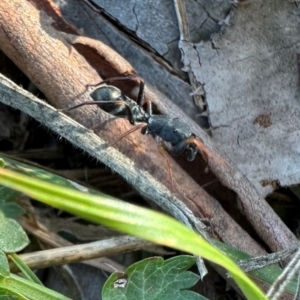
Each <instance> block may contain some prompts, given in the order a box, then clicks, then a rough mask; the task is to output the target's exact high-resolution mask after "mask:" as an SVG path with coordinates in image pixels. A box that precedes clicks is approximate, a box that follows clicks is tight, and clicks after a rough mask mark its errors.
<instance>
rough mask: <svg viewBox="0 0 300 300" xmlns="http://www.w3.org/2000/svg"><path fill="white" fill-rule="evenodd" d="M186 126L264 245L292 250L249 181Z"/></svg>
mask: <svg viewBox="0 0 300 300" xmlns="http://www.w3.org/2000/svg"><path fill="white" fill-rule="evenodd" d="M174 4H175V8H176V13H177V18H178V23H179V30H180V40H184V41H186V42H189V34H188V24H187V16H186V9H185V4H184V1H183V0H174ZM181 51H182V50H181ZM182 55H183V56H184V55H185V53H183V52H182ZM190 73H191V72H188V74H189V76H191V75H190ZM192 77H193V75H192ZM191 82H193V80H191ZM168 110H170V109H168ZM187 122H188V123H190V125H191V127H192V128H193V132H194V134H196V135H197V136H198V137H199V138H200V139H201V141H202V145H201V150H202V151H203V153H205V154H206V155H207V157H208V165H209V168H210V169H211V171H212V172H213V173H214V174H215V175H216V176H217V177H218V179H219V180H220V181H221V182H222V183H223V184H224V185H225V186H227V187H228V188H230V189H232V190H234V191H235V192H236V193H237V194H238V195H239V197H240V200H241V207H242V209H243V211H242V213H244V214H245V216H246V217H247V219H248V221H249V222H250V223H251V224H252V226H253V227H254V228H255V230H256V232H257V233H258V234H259V236H260V237H261V238H262V239H263V241H264V242H265V243H267V244H268V246H269V247H270V248H271V249H272V250H273V251H279V250H281V249H284V248H285V247H287V246H292V244H294V243H295V242H296V241H297V240H296V237H295V236H294V235H293V233H292V232H291V231H290V230H289V229H288V228H287V226H286V225H285V224H284V223H283V222H282V221H281V219H280V218H279V217H278V216H277V215H276V214H275V213H274V211H273V210H272V208H271V207H270V206H269V205H268V204H267V203H266V201H265V200H264V199H263V198H262V197H260V195H259V194H258V192H257V191H256V189H255V188H254V186H253V185H252V184H251V183H250V182H249V180H248V179H247V178H246V177H245V176H244V175H243V174H242V173H241V172H240V171H239V170H238V169H237V168H236V167H235V166H234V165H233V164H232V163H231V162H229V161H228V160H227V159H226V158H224V156H223V155H220V153H219V151H218V150H217V149H216V148H215V147H214V145H213V143H212V141H211V140H210V138H209V137H208V135H207V134H206V133H205V132H204V131H203V130H201V129H200V128H199V126H195V124H193V122H192V121H190V120H189V121H187Z"/></svg>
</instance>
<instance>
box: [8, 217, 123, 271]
mask: <svg viewBox="0 0 300 300" xmlns="http://www.w3.org/2000/svg"><path fill="white" fill-rule="evenodd" d="M18 222H19V223H20V224H21V225H22V227H23V228H24V229H25V230H26V231H27V232H29V233H30V234H32V235H34V236H35V237H37V239H38V240H39V241H40V242H42V244H41V245H42V246H43V247H42V249H45V248H46V249H48V248H49V246H50V248H51V247H54V248H62V247H69V246H73V244H72V243H70V242H69V241H67V240H65V239H64V238H62V237H61V236H59V235H58V234H56V233H53V232H50V231H49V230H48V229H47V228H46V227H44V226H43V225H42V224H41V223H40V222H38V221H36V224H32V222H30V221H29V220H28V219H27V218H25V217H20V218H18ZM39 257H40V258H41V259H43V258H42V257H41V256H39ZM24 259H25V260H26V257H25V258H24ZM66 259H68V258H66ZM36 263H37V265H39V263H38V260H36ZM43 263H44V262H43ZM82 263H84V264H87V265H91V266H93V267H95V268H98V269H101V270H104V271H107V272H112V268H115V269H117V270H124V267H123V266H122V265H120V264H118V263H116V262H115V261H113V260H111V259H109V258H107V257H101V258H98V259H93V260H89V261H83V262H82ZM108 265H109V266H108ZM12 268H13V269H11V270H15V266H14V265H12ZM36 268H38V266H37V267H36Z"/></svg>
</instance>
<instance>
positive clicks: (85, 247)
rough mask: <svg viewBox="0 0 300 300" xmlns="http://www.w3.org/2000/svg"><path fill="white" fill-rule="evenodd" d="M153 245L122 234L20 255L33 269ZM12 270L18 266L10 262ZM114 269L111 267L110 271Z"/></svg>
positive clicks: (15, 269)
mask: <svg viewBox="0 0 300 300" xmlns="http://www.w3.org/2000/svg"><path fill="white" fill-rule="evenodd" d="M151 246H153V243H150V242H147V241H144V240H142V239H139V238H137V237H132V236H122V237H115V238H111V239H106V240H101V241H97V242H92V243H87V244H82V245H75V246H68V247H63V248H56V249H50V250H43V251H37V252H33V253H26V254H20V255H19V257H20V258H21V259H22V260H23V261H24V262H25V263H26V264H27V266H28V267H29V268H31V269H42V268H47V267H51V266H58V265H64V264H69V263H74V262H81V261H85V260H91V259H94V258H97V257H101V256H107V255H115V254H119V253H124V252H129V251H137V250H141V249H146V248H147V247H151ZM10 270H11V272H17V271H18V268H17V267H16V266H15V265H14V264H12V263H11V264H10ZM113 271H114V270H113V269H111V270H110V272H113Z"/></svg>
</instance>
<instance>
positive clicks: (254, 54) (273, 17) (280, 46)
mask: <svg viewBox="0 0 300 300" xmlns="http://www.w3.org/2000/svg"><path fill="white" fill-rule="evenodd" d="M299 14H300V10H299V8H297V7H296V6H295V4H293V3H290V2H288V1H251V2H249V3H248V4H247V5H246V4H245V5H243V4H241V5H239V6H238V7H237V9H236V11H235V16H234V18H232V19H231V24H230V26H229V27H227V28H226V31H225V33H224V34H223V35H218V36H215V39H214V42H215V46H216V48H217V49H216V50H213V49H212V48H211V45H210V44H209V43H206V42H202V43H198V44H195V45H193V47H194V48H192V47H191V46H192V45H189V44H186V45H185V51H186V55H187V56H186V58H185V59H186V60H187V61H191V60H193V61H195V60H196V58H197V57H199V56H200V57H201V66H200V65H197V64H193V65H191V68H192V70H193V72H194V74H195V76H196V77H197V79H198V80H199V81H200V82H202V83H203V84H204V85H205V91H206V96H207V98H206V100H207V103H208V107H209V112H210V114H209V115H210V121H211V125H212V135H213V140H214V141H215V143H216V145H217V146H218V147H219V148H220V149H222V150H223V151H224V153H226V155H227V156H228V157H229V158H230V160H232V161H233V162H234V163H235V164H236V165H237V166H238V168H239V169H240V170H242V171H243V173H244V174H245V175H246V176H247V178H248V179H249V180H250V181H251V182H252V183H253V184H254V186H255V187H256V189H257V190H258V192H259V193H260V195H261V196H263V197H264V196H266V195H267V194H268V193H270V192H271V191H272V190H273V188H276V187H278V186H289V185H293V184H297V183H299V179H300V164H299V153H300V152H299V151H300V149H299V145H298V141H299V134H300V132H299V110H300V102H299V81H298V76H299V75H298V68H297V53H299V46H300V39H299V29H300V23H299ZM193 57H194V58H193Z"/></svg>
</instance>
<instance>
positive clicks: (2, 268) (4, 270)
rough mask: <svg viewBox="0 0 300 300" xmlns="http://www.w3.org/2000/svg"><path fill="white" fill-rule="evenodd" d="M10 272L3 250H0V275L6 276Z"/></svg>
mask: <svg viewBox="0 0 300 300" xmlns="http://www.w3.org/2000/svg"><path fill="white" fill-rule="evenodd" d="M9 274H10V271H9V264H8V261H7V257H6V255H5V253H4V252H3V251H1V250H0V276H3V277H8V276H9ZM0 299H1V298H0Z"/></svg>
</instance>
